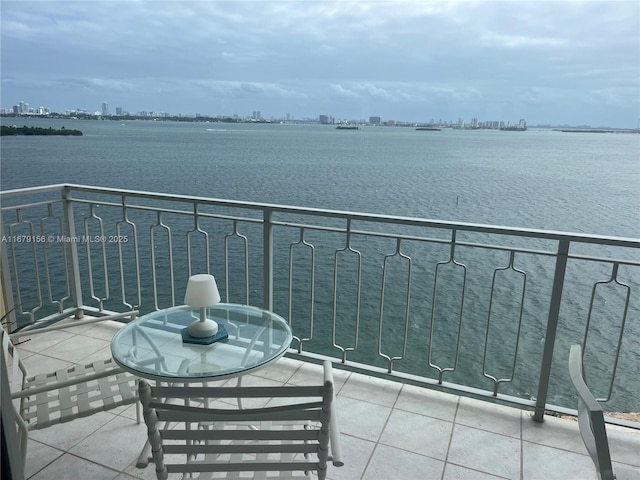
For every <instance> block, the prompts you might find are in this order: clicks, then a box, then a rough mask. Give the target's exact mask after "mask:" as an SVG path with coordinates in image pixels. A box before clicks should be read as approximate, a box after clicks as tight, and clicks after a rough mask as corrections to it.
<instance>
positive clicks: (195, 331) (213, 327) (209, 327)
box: [189, 318, 218, 338]
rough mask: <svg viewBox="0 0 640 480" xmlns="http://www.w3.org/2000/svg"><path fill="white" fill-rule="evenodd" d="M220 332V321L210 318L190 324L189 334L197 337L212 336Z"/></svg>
mask: <svg viewBox="0 0 640 480" xmlns="http://www.w3.org/2000/svg"><path fill="white" fill-rule="evenodd" d="M216 333H218V322H215V321H214V320H211V319H209V318H207V319H205V320H196V321H195V322H193V323H192V324H191V325H189V335H191V336H192V337H197V338H204V337H212V336H214V335H215V334H216Z"/></svg>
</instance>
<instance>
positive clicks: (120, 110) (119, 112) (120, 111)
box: [116, 107, 122, 115]
mask: <svg viewBox="0 0 640 480" xmlns="http://www.w3.org/2000/svg"><path fill="white" fill-rule="evenodd" d="M116 115H122V107H116Z"/></svg>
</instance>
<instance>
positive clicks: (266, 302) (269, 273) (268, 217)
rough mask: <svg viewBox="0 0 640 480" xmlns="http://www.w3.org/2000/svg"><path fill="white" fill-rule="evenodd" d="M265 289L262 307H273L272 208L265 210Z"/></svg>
mask: <svg viewBox="0 0 640 480" xmlns="http://www.w3.org/2000/svg"><path fill="white" fill-rule="evenodd" d="M262 213H263V222H264V223H263V230H262V232H263V262H264V270H263V280H262V281H263V284H264V286H263V289H264V290H263V291H264V298H263V300H262V308H264V309H265V310H272V309H273V223H271V222H272V219H273V211H272V210H271V209H270V208H265V209H264V210H263V212H262Z"/></svg>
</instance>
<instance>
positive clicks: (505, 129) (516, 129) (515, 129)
mask: <svg viewBox="0 0 640 480" xmlns="http://www.w3.org/2000/svg"><path fill="white" fill-rule="evenodd" d="M500 131H501V132H526V131H527V127H521V126H519V125H514V126H512V127H502V128H500Z"/></svg>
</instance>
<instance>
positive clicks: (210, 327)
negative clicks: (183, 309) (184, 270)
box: [184, 273, 220, 338]
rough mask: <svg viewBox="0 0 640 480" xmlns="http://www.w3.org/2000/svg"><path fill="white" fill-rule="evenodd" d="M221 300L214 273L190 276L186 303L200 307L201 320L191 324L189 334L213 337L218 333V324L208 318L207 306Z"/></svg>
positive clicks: (197, 336)
mask: <svg viewBox="0 0 640 480" xmlns="http://www.w3.org/2000/svg"><path fill="white" fill-rule="evenodd" d="M219 302H220V292H218V286H217V285H216V279H215V278H214V277H213V275H208V274H204V273H201V274H198V275H192V276H191V277H189V283H188V284H187V292H186V293H185V295H184V303H185V304H186V305H189V306H190V307H194V308H199V309H200V320H196V321H194V322H193V323H191V325H189V335H191V336H192V337H196V338H204V337H211V336H213V335H215V334H217V333H218V324H217V323H216V322H215V321H214V320H211V319H210V318H207V312H206V309H207V307H211V306H213V305H215V304H216V303H219Z"/></svg>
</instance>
